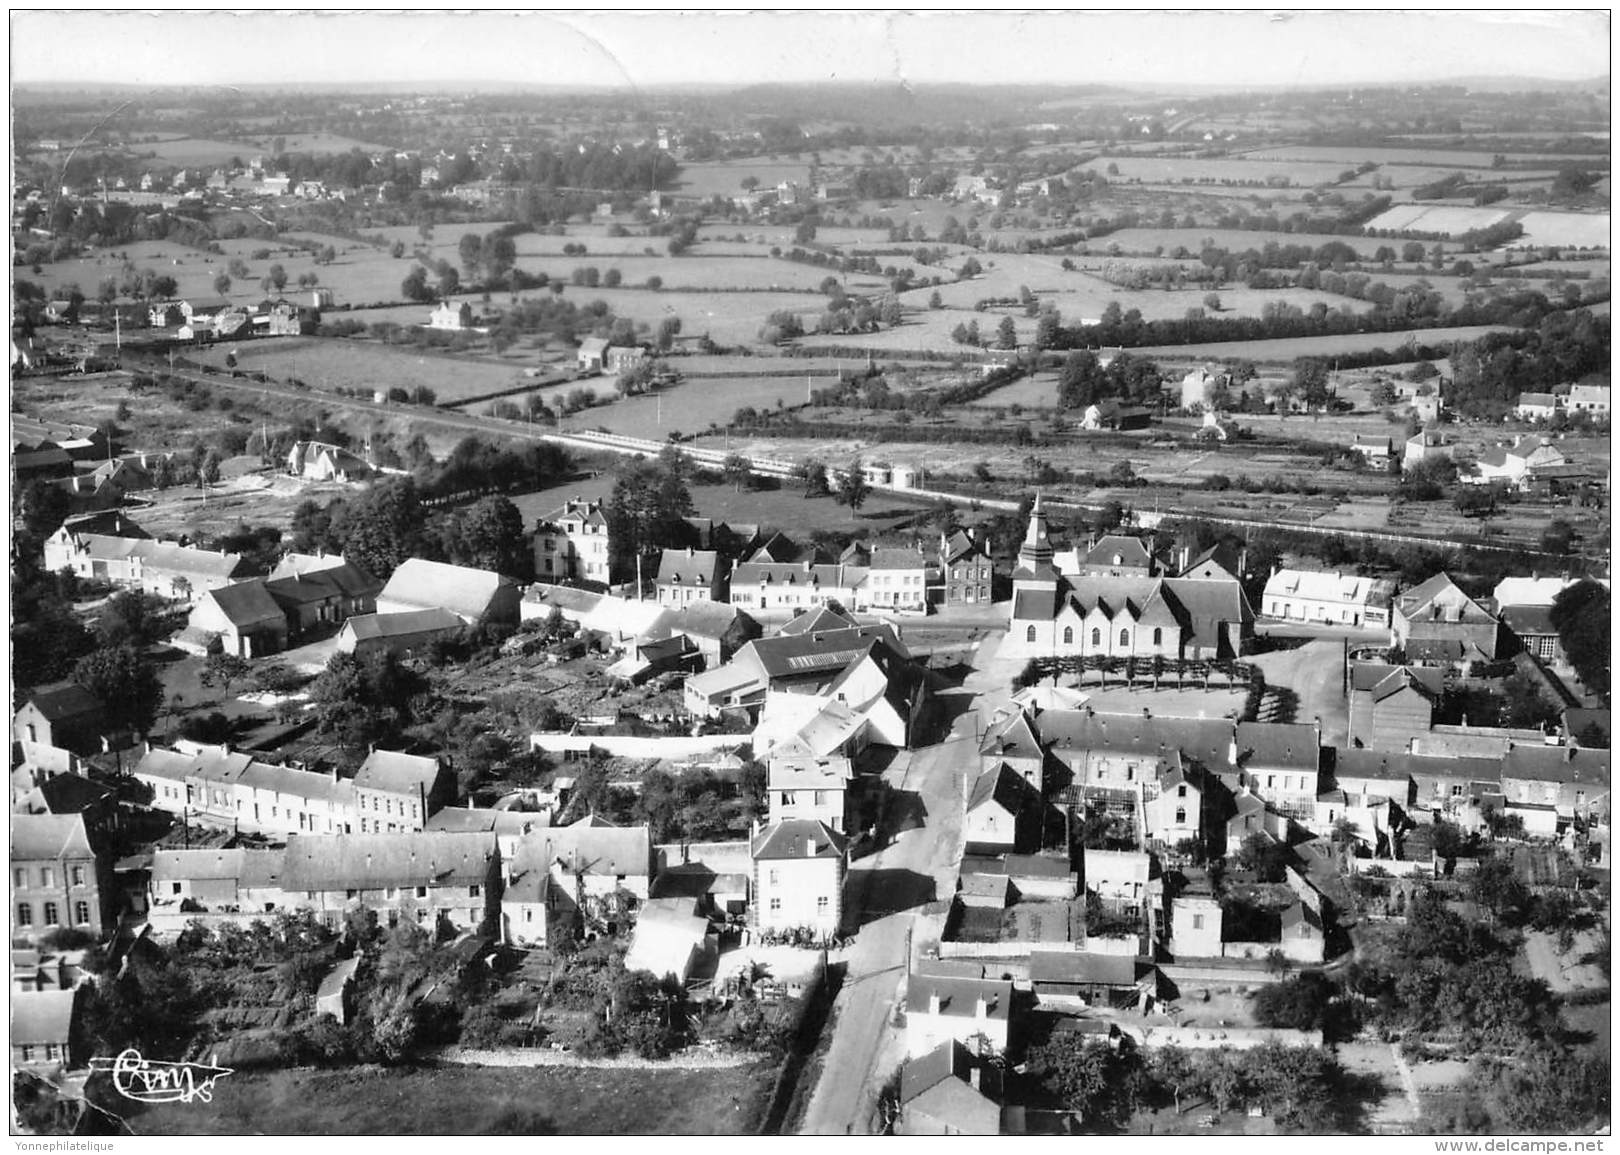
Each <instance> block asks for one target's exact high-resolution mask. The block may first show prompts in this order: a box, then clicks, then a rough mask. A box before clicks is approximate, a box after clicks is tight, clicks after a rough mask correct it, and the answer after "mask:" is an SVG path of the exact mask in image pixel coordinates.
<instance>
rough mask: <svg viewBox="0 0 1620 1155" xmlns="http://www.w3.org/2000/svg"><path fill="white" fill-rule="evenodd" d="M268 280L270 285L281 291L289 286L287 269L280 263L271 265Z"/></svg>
mask: <svg viewBox="0 0 1620 1155" xmlns="http://www.w3.org/2000/svg"><path fill="white" fill-rule="evenodd" d="M268 280H269V281H270V286H271V287H272V288H273V289H275V290H276V292H278V293H279V292H280V291H281V290H282V289H285V288H286V287H287V270H286V269H284V268H282V267H281V266H280V265H271V266H270V273H269V276H268Z"/></svg>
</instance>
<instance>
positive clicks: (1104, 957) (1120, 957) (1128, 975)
mask: <svg viewBox="0 0 1620 1155" xmlns="http://www.w3.org/2000/svg"><path fill="white" fill-rule="evenodd" d="M1153 970H1154V967H1153V963H1152V961H1151V960H1149V959H1144V958H1137V957H1136V956H1135V955H1128V954H1090V953H1086V952H1079V953H1075V952H1071V951H1052V950H1037V951H1031V952H1030V955H1029V977H1030V981H1031V982H1035V983H1084V984H1088V985H1092V986H1105V987H1134V986H1136V984H1137V983H1139V982H1141V981H1142V980H1143V979H1145V978H1147V977H1149V976H1151V975H1152V974H1153Z"/></svg>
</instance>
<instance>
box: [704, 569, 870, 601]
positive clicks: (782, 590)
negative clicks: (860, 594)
mask: <svg viewBox="0 0 1620 1155" xmlns="http://www.w3.org/2000/svg"><path fill="white" fill-rule="evenodd" d="M866 576H867V571H866V568H865V567H864V566H853V565H817V564H815V563H812V562H808V561H800V562H760V561H746V562H743V563H742V564H741V565H739V566H737V568H736V569H735V570H733V571H732V574H731V602H732V604H733V605H738V606H742V607H744V608H745V609H748V610H764V609H794V610H806V609H816V608H819V607H823V606H825V605H826V604H827V603H828V602H834V601H835V602H837V603H839V604H840V605H844V606H854V605H855V604H856V598H857V591H858V590H859V589H860V588H861V586H862V585H864V584H865V582H866Z"/></svg>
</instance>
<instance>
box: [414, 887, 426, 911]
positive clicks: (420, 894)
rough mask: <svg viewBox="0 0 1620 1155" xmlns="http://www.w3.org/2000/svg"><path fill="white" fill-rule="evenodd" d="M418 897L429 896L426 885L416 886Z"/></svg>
mask: <svg viewBox="0 0 1620 1155" xmlns="http://www.w3.org/2000/svg"><path fill="white" fill-rule="evenodd" d="M416 897H417V898H426V897H427V887H425V886H419V887H417V888H416ZM418 913H421V912H420V911H419V912H418Z"/></svg>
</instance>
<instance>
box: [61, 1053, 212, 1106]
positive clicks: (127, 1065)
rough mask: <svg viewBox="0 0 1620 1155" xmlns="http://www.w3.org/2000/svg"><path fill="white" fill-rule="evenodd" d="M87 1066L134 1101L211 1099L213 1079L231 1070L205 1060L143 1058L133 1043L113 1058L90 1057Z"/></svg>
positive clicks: (177, 1101) (188, 1101)
mask: <svg viewBox="0 0 1620 1155" xmlns="http://www.w3.org/2000/svg"><path fill="white" fill-rule="evenodd" d="M90 1070H92V1071H106V1072H110V1073H111V1075H112V1082H113V1087H114V1088H115V1089H116V1090H117V1091H118V1093H119V1094H120V1095H122V1096H123V1097H124V1098H126V1099H133V1100H134V1101H135V1102H137V1103H190V1102H194V1101H198V1102H203V1103H211V1102H213V1100H214V1083H215V1082H216V1081H217V1080H219V1079H223V1078H224V1077H225V1076H226V1075H229V1074H231V1073H232V1071H231V1068H229V1067H211V1066H209V1065H208V1064H207V1063H165V1062H162V1061H160V1060H157V1059H144V1058H142V1057H141V1053H140V1052H139V1051H137V1050H136V1049H135V1048H134V1047H130V1048H128V1049H126V1050H124V1051H121V1052H119V1054H118V1056H117V1058H113V1059H91V1060H90Z"/></svg>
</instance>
